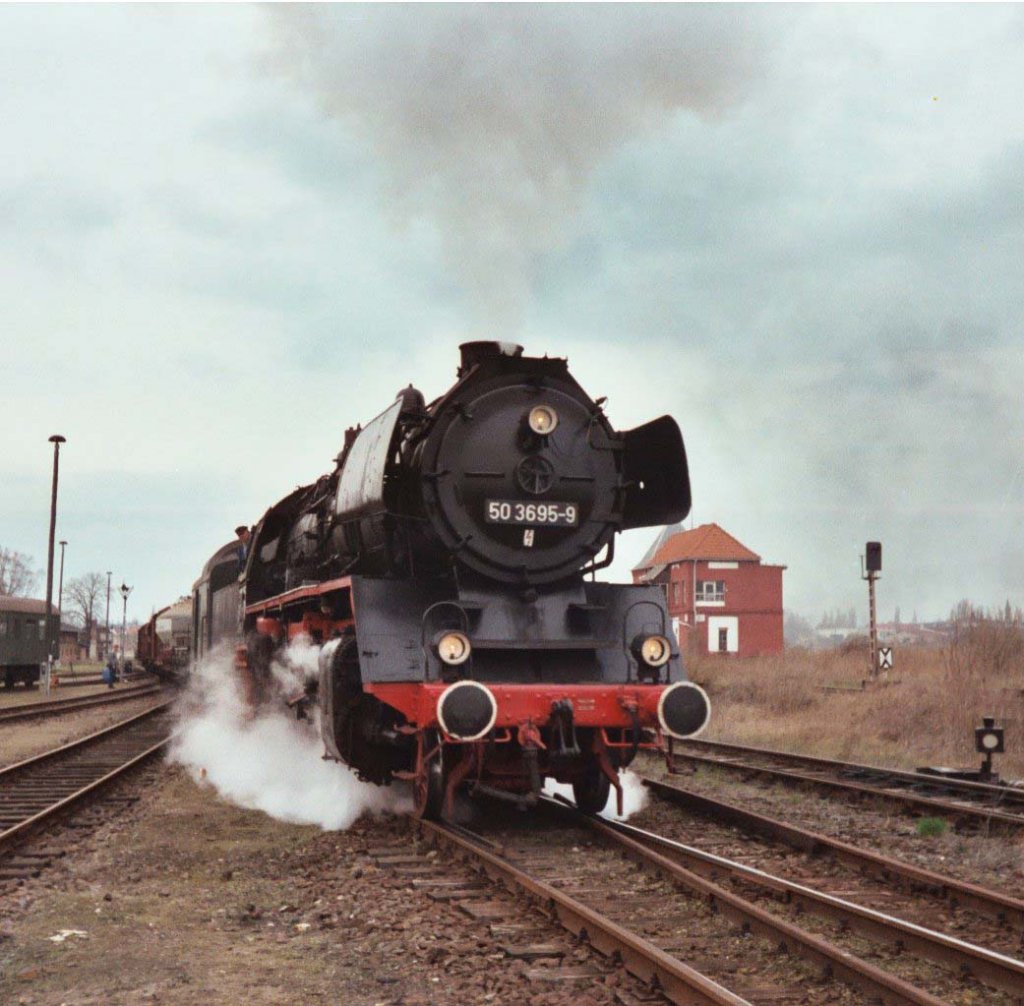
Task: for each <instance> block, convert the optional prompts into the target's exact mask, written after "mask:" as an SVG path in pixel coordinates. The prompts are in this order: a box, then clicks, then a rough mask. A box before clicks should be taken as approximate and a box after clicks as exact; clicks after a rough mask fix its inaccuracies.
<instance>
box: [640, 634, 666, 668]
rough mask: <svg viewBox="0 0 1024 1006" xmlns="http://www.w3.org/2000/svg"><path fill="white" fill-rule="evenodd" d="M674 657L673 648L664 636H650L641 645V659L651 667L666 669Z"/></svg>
mask: <svg viewBox="0 0 1024 1006" xmlns="http://www.w3.org/2000/svg"><path fill="white" fill-rule="evenodd" d="M671 655H672V647H671V646H669V642H668V640H667V639H666V638H665V637H664V636H648V637H647V638H646V639H645V640H644V641H643V642H642V643H641V644H640V659H641V660H643V662H644V663H645V664H647V665H648V666H649V667H664V666H665V664H667V663H668V658H669V657H670V656H671Z"/></svg>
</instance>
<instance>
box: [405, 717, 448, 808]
mask: <svg viewBox="0 0 1024 1006" xmlns="http://www.w3.org/2000/svg"><path fill="white" fill-rule="evenodd" d="M440 740H441V738H440V737H439V736H438V733H437V731H436V730H425V731H423V733H422V734H421V735H420V744H421V745H422V746H421V748H420V755H421V757H422V756H423V755H426V754H427V752H428V751H431V750H433V748H434V746H435V745H436V744H439V743H440ZM443 759H444V749H443V748H442V749H441V750H440V751H438V753H437V754H436V755H435V756H434V757H433V758H432V759H431V760H430V761H429V762H428V763H427V764H426V765H424V766H423V768H422V771H421V772H418V773H417V775H416V778H415V780H414V781H413V784H412V797H413V813H414V814H415V815H416V817H418V818H426V819H427V820H429V821H437V820H438V819H440V817H441V812H442V810H443V808H444V784H445V777H444V760H443ZM417 761H419V759H417Z"/></svg>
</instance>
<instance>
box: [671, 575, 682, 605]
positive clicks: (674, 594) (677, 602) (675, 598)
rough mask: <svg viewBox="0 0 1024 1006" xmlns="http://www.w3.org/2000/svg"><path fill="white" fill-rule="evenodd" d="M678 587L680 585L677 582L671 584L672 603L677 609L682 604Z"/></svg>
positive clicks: (680, 585)
mask: <svg viewBox="0 0 1024 1006" xmlns="http://www.w3.org/2000/svg"><path fill="white" fill-rule="evenodd" d="M680 587H682V584H681V583H680V582H679V581H678V580H676V582H675V583H673V584H672V603H673V604H674V605H675V606H676V607H677V608H678V607H679V605H680V604H682V603H683V598H682V591H681V590H680Z"/></svg>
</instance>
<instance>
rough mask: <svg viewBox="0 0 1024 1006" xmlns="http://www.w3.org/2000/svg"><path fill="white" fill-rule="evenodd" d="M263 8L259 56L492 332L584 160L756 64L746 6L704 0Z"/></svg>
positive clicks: (575, 184)
mask: <svg viewBox="0 0 1024 1006" xmlns="http://www.w3.org/2000/svg"><path fill="white" fill-rule="evenodd" d="M270 16H271V17H272V18H274V19H275V27H276V29H277V30H276V31H275V41H276V44H277V49H276V50H275V52H274V54H273V57H272V60H273V63H274V64H275V65H276V66H277V67H278V68H279V69H281V70H283V71H284V72H285V73H287V74H289V75H291V76H293V77H295V78H297V79H298V80H299V81H300V83H302V84H303V85H305V86H307V87H309V88H311V89H312V91H313V93H314V94H315V95H316V97H317V99H318V101H319V102H320V104H321V106H322V107H323V109H324V111H325V112H326V113H327V114H328V115H330V116H333V117H337V118H338V119H339V120H341V121H343V122H344V123H345V124H346V126H347V127H348V128H349V129H351V130H352V132H353V133H354V134H355V135H356V136H357V137H358V138H360V139H361V140H362V141H364V142H365V143H366V144H367V145H368V146H369V147H370V148H371V149H372V151H373V152H374V153H375V155H376V156H377V157H378V158H379V160H380V162H381V164H382V167H383V170H384V174H385V176H386V179H387V186H388V188H387V191H386V193H385V197H386V202H387V204H388V206H389V208H390V209H392V210H393V211H394V213H395V214H396V216H397V217H398V218H399V219H400V220H403V221H409V220H412V219H415V218H418V217H426V218H428V219H429V220H430V221H431V222H433V223H434V224H435V225H436V226H437V227H438V228H439V230H440V234H441V239H442V242H443V247H444V250H445V253H446V256H447V258H448V259H449V261H450V263H451V265H452V268H453V270H454V271H455V273H456V275H457V276H458V277H459V278H460V279H461V281H462V283H463V284H464V286H465V288H466V291H467V294H468V295H469V298H470V302H471V304H472V306H473V308H474V309H475V310H476V311H477V312H478V314H479V316H480V317H479V319H478V323H481V324H486V325H488V326H491V327H490V329H489V335H490V337H492V338H493V337H496V336H500V335H502V334H512V333H513V332H514V331H515V329H516V328H517V327H518V325H519V323H520V321H521V316H522V312H523V310H524V309H525V305H526V300H527V295H528V293H529V288H530V284H531V282H532V280H533V279H534V278H535V276H536V273H537V272H538V270H539V267H540V265H541V257H542V255H543V254H544V253H547V252H551V251H554V250H557V249H558V248H559V247H560V246H561V245H562V244H563V243H564V242H565V240H566V239H567V238H568V237H569V236H570V234H569V232H570V225H571V223H572V221H573V219H574V218H575V216H576V215H577V212H578V209H579V205H580V201H581V196H582V194H583V190H584V187H585V185H586V183H587V182H588V180H589V178H590V176H591V174H592V172H593V171H594V169H595V167H596V166H597V165H598V164H599V163H600V162H601V161H602V160H604V159H606V158H607V157H609V155H610V154H611V153H612V152H613V151H615V150H616V149H617V148H619V147H621V146H622V145H623V144H625V143H626V142H627V141H629V140H631V139H633V138H635V137H638V136H641V135H643V134H645V133H649V132H652V131H654V130H656V129H658V128H661V127H663V126H665V124H666V123H667V122H668V121H669V119H670V118H671V117H672V116H673V115H674V114H676V113H677V112H680V111H684V110H687V111H690V112H693V113H695V114H698V115H703V116H708V115H713V114H715V113H718V112H720V111H721V110H722V109H724V108H725V107H726V106H728V105H729V104H730V103H732V102H734V101H735V100H736V99H737V98H738V97H739V95H740V92H741V90H742V89H743V88H744V87H745V86H746V85H747V82H748V81H749V79H750V77H751V75H752V73H753V72H754V70H755V64H756V62H757V59H756V57H755V46H754V45H752V44H751V43H752V40H753V32H752V30H751V29H752V23H753V22H752V19H753V18H754V17H755V16H756V15H755V14H754V13H752V12H751V11H750V10H749V9H747V8H742V9H740V8H734V7H733V8H730V7H719V6H717V5H714V6H713V5H703V4H700V5H697V4H693V5H690V4H687V5H684V6H682V7H672V6H668V5H652V6H647V5H637V6H632V5H629V6H622V7H616V6H612V5H609V6H604V7H601V8H600V9H599V10H598V9H593V8H588V7H576V6H573V5H550V6H548V5H545V6H542V7H538V6H534V5H530V6H518V5H500V6H497V5H495V6H477V5H457V6H439V7H430V6H422V5H411V6H389V7H383V8H380V7H378V8H367V7H353V6H347V5H346V6H343V7H336V6H333V5H315V6H313V5H299V6H291V5H284V6H280V7H278V6H273V7H271V8H270ZM495 327H499V331H497V332H496V331H495ZM481 334H482V333H481Z"/></svg>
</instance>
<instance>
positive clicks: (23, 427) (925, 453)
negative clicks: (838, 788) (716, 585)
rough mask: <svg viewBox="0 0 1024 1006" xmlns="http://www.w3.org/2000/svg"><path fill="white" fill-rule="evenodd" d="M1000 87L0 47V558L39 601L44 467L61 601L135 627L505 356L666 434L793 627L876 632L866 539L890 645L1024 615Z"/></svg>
mask: <svg viewBox="0 0 1024 1006" xmlns="http://www.w3.org/2000/svg"><path fill="white" fill-rule="evenodd" d="M1022 51H1024V8H1021V7H1019V6H984V7H983V6H974V5H972V6H962V7H956V6H943V7H931V6H927V5H914V6H908V7H892V6H875V5H863V6H862V5H855V6H845V7H834V6H799V7H776V6H770V7H758V8H753V7H721V6H716V7H713V8H706V7H698V6H685V7H668V6H655V7H644V6H629V7H624V8H616V7H610V6H600V7H597V6H595V7H585V6H580V5H573V6H568V7H555V6H545V7H542V8H535V7H527V6H513V7H503V8H487V7H472V6H461V7H457V8H444V7H420V6H414V7H406V8H388V7H372V8H371V7H366V8H362V7H355V6H346V7H333V8H316V9H303V8H297V7H290V8H268V7H245V6H232V7H202V6H154V7H138V6H113V7H86V6H74V7H71V6H67V7H53V6H6V5H5V6H2V7H0V123H2V124H3V127H2V136H3V149H4V156H3V157H2V158H0V304H2V311H0V352H2V356H0V359H2V366H3V391H4V394H3V415H4V422H3V424H2V428H0V476H2V482H0V545H3V546H6V547H9V548H15V549H17V550H19V551H22V552H26V553H28V554H29V555H31V556H32V557H33V558H34V559H35V562H36V565H37V568H39V569H41V570H43V569H44V567H45V561H46V536H47V530H48V519H49V511H48V507H49V493H50V464H51V459H52V453H51V447H50V445H49V444H48V443H47V438H48V437H49V435H50V434H52V433H62V434H63V435H65V436H66V437H67V438H68V442H67V444H66V445H65V447H64V449H63V451H62V455H61V483H60V500H59V519H58V528H57V530H58V537H59V538H66V539H68V541H69V545H68V551H67V557H66V566H65V578H66V579H67V578H69V577H72V576H77V575H80V574H81V573H84V572H87V571H91V570H99V571H106V570H108V569H109V570H112V571H113V576H114V578H115V583H120V582H121V581H122V580H126V581H127V582H128V583H129V584H131V585H133V586H134V588H135V590H134V593H133V595H132V597H131V601H130V603H129V608H128V611H129V617H131V616H139V617H148V615H149V613H150V612H151V611H152V610H153V609H154V608H156V607H159V606H162V605H163V604H166V603H168V602H170V601H171V600H173V599H174V598H175V597H176V596H177V595H179V594H181V593H186V592H187V591H188V590H189V588H190V586H191V583H192V581H193V580H194V579H195V577H196V575H197V574H198V572H199V570H200V568H201V567H202V565H203V562H204V561H205V559H206V558H207V557H208V556H209V554H210V553H211V552H212V551H213V550H214V549H215V548H216V547H217V546H219V545H221V544H222V543H224V542H225V541H227V540H229V539H230V538H231V537H232V532H231V529H232V528H233V527H234V526H235V525H236V524H238V523H240V522H248V523H253V522H255V521H256V520H257V519H258V518H259V517H260V516H261V514H262V513H263V511H264V510H265V509H266V507H267V506H268V505H270V504H271V503H273V502H274V501H275V500H277V499H278V498H280V497H281V496H282V495H284V494H285V493H286V492H288V491H289V490H290V489H292V488H293V487H294V486H295V485H297V484H300V483H305V482H309V481H311V480H312V479H313V478H315V477H316V476H317V475H319V474H320V473H321V472H323V471H325V470H327V469H328V468H329V467H330V464H331V459H332V457H333V456H334V455H335V454H336V453H337V451H338V449H339V447H340V445H341V441H342V434H343V431H344V429H345V427H346V426H348V425H351V424H354V423H356V422H358V421H363V422H365V421H366V420H367V419H369V418H371V417H372V416H373V415H375V414H376V413H377V412H379V411H380V410H381V409H382V408H384V407H385V406H386V405H387V404H388V403H389V401H390V400H391V399H392V398H393V396H394V394H395V392H396V391H397V390H398V388H399V387H401V386H404V385H405V384H408V383H409V382H413V383H415V384H416V385H417V386H418V387H419V388H421V390H423V392H424V393H425V394H426V395H427V396H428V398H430V397H433V396H435V395H437V394H439V393H440V392H441V391H443V390H444V389H445V388H446V387H447V386H448V385H449V384H450V382H451V379H452V378H453V376H454V368H455V366H456V363H457V348H456V347H457V345H458V343H459V342H461V341H464V340H465V339H467V338H481V337H483V338H488V337H495V338H504V339H509V338H511V339H514V340H515V341H518V342H521V343H523V344H524V345H525V346H526V350H527V352H528V353H532V354H537V355H540V354H543V353H549V354H552V355H560V356H568V357H569V360H570V365H571V366H572V367H573V370H574V372H575V373H576V374H577V376H578V377H579V379H580V380H581V382H582V383H583V384H584V386H585V387H586V388H588V390H589V391H590V392H591V393H592V394H593V395H594V396H595V397H596V396H598V395H607V396H608V397H609V405H608V410H609V414H610V417H611V419H612V421H613V422H614V423H615V424H616V425H617V426H619V427H620V428H629V427H631V426H634V425H636V424H638V423H641V422H644V421H646V420H647V419H650V418H653V417H655V416H657V415H660V414H662V413H665V412H669V413H671V414H672V415H674V416H675V417H676V418H677V420H678V421H679V424H680V426H681V427H682V429H683V433H684V436H685V438H686V443H687V449H688V452H689V457H690V466H691V478H692V482H693V495H694V519H695V520H696V522H697V523H703V522H708V521H716V522H717V523H719V524H721V525H722V526H723V527H724V528H725V529H726V530H728V531H730V532H731V533H732V534H734V535H736V536H737V537H738V538H739V539H740V540H741V541H742V542H743V543H744V544H746V545H748V546H749V547H750V548H752V549H754V550H755V551H756V552H758V553H760V554H761V555H762V557H763V558H764V559H765V560H766V561H770V562H778V563H784V564H785V565H786V566H787V567H788V570H787V573H786V576H785V594H786V597H785V605H786V607H787V609H793V610H795V611H798V612H801V613H803V614H805V615H807V616H809V617H811V618H814V619H817V617H818V616H819V615H820V613H821V612H822V611H823V610H824V609H826V608H833V607H840V606H841V607H844V608H845V607H848V606H850V605H857V607H858V611H859V612H860V613H861V615H862V617H864V613H865V609H866V590H865V589H864V585H863V584H862V583H861V581H860V578H859V577H860V567H859V555H860V554H861V552H862V550H863V543H864V541H865V540H867V539H869V538H870V539H879V540H881V541H882V542H883V543H884V547H885V556H884V559H885V568H884V571H883V579H882V581H881V584H880V585H879V608H880V614H881V616H882V617H884V618H889V617H891V615H892V610H893V608H894V607H895V606H896V605H900V607H901V612H902V615H903V617H904V619H908V618H909V617H910V615H911V614H912V613H913V612H914V611H917V612H918V613H919V614H920V616H921V617H922V618H925V617H933V618H934V617H942V616H944V615H945V614H946V613H947V612H948V611H949V609H950V608H951V607H952V606H953V605H954V604H955V603H956V602H957V601H958V600H959V599H960V598H963V597H967V598H971V599H972V600H974V601H976V602H978V603H982V604H1001V603H1002V602H1003V601H1004V600H1006V599H1007V598H1009V599H1010V600H1011V602H1012V603H1014V604H1021V603H1024V597H1022V594H1024V526H1022V525H1024V521H1022V493H1024V479H1022V477H1021V464H1022V448H1024V420H1022V411H1021V404H1020V398H1021V392H1020V389H1021V388H1022V386H1024V338H1022V336H1024V326H1022V313H1024V254H1022V253H1024V195H1022V193H1024V185H1022V178H1024V170H1022V169H1024V102H1022V100H1021V95H1022V93H1024V59H1022V58H1021V53H1022ZM654 534H655V532H654V531H653V530H652V531H636V532H630V533H629V534H627V535H626V536H625V538H624V540H623V541H622V542H621V543H620V548H619V556H620V559H619V560H618V561H617V564H616V567H615V572H616V573H617V574H618V575H619V576H620V577H622V578H626V577H628V569H629V567H630V566H631V565H632V564H633V562H635V561H636V560H638V559H639V557H640V556H641V555H642V554H643V552H644V551H645V549H646V547H647V545H648V544H649V542H650V540H651V538H652V537H653V536H654ZM44 572H45V570H44ZM44 582H45V581H44V578H42V577H41V578H40V590H39V591H38V593H39V594H41V593H42V589H43V588H42V584H43V583H44ZM119 613H120V612H119V606H118V614H119Z"/></svg>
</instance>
